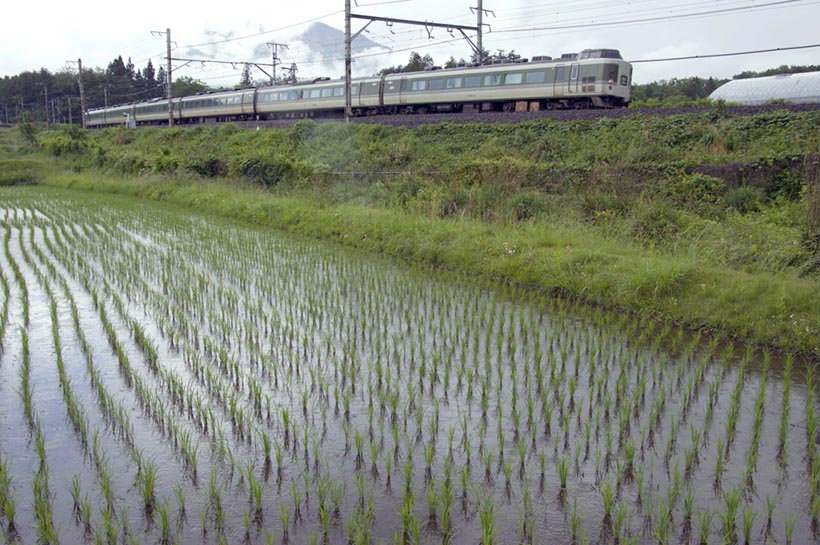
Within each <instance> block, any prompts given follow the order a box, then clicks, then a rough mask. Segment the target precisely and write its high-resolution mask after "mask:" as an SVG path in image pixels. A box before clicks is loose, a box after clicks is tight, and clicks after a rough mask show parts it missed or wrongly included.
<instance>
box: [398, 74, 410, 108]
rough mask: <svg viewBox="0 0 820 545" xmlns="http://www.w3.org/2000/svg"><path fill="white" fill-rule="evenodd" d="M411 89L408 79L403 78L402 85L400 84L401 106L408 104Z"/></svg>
mask: <svg viewBox="0 0 820 545" xmlns="http://www.w3.org/2000/svg"><path fill="white" fill-rule="evenodd" d="M409 87H410V84H409V83H408V82H407V78H401V83H400V84H399V89H400V91H399V104H407V89H408V88H409Z"/></svg>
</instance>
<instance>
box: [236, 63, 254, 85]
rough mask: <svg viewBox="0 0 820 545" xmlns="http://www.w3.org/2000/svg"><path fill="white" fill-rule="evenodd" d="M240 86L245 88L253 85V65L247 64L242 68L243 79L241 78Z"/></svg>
mask: <svg viewBox="0 0 820 545" xmlns="http://www.w3.org/2000/svg"><path fill="white" fill-rule="evenodd" d="M239 87H240V88H242V89H244V88H246V87H253V78H252V77H251V65H250V64H246V65H245V67H244V68H242V79H240V80H239Z"/></svg>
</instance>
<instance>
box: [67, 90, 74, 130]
mask: <svg viewBox="0 0 820 545" xmlns="http://www.w3.org/2000/svg"><path fill="white" fill-rule="evenodd" d="M68 124H69V125H73V124H74V120H73V119H72V118H71V97H68Z"/></svg>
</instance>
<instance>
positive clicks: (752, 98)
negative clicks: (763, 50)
mask: <svg viewBox="0 0 820 545" xmlns="http://www.w3.org/2000/svg"><path fill="white" fill-rule="evenodd" d="M709 98H711V99H713V100H725V101H726V102H738V103H740V104H747V105H749V106H756V105H758V104H765V103H766V102H767V101H769V100H785V101H786V102H792V103H795V104H805V103H820V72H805V73H803V74H781V75H778V76H768V77H765V78H750V79H735V80H732V81H730V82H728V83H725V84H723V85H721V86H720V87H718V88H717V89H715V91H714V92H713V93H712V94H711V95H709Z"/></svg>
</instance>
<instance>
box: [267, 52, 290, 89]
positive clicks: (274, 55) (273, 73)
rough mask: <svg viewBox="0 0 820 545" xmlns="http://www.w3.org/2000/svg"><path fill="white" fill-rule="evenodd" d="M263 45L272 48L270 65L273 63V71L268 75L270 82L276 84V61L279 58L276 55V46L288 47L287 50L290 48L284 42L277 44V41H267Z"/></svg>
mask: <svg viewBox="0 0 820 545" xmlns="http://www.w3.org/2000/svg"><path fill="white" fill-rule="evenodd" d="M265 45H268V46H270V48H271V49H272V57H271V61H272V65H273V72H271V75H270V84H271V85H272V86H273V85H276V61H278V60H280V59H279V57H278V56H277V51H276V48H277V47H284V48H285V49H288V50H289V49H290V48H289V47H288V46H287V45H286V44H278V43H273V42H267V43H265Z"/></svg>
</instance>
